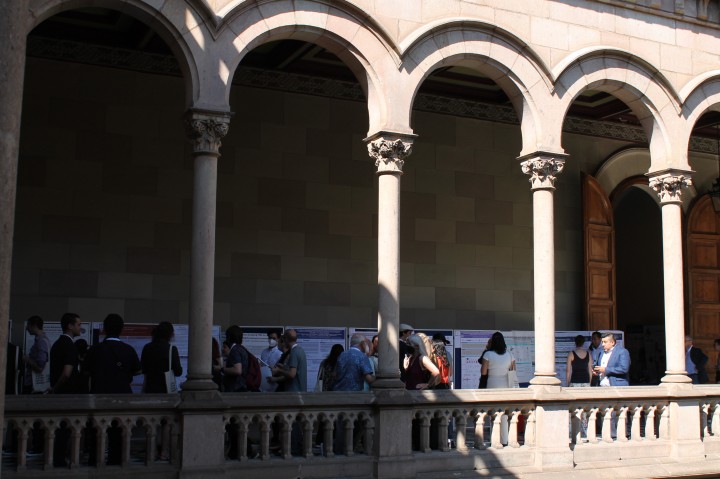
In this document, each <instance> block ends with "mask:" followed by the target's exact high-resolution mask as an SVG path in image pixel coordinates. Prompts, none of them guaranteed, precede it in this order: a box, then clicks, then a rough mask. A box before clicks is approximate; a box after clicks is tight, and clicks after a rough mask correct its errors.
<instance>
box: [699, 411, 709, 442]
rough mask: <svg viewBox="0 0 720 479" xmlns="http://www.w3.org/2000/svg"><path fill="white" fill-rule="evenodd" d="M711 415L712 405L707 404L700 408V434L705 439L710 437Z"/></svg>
mask: <svg viewBox="0 0 720 479" xmlns="http://www.w3.org/2000/svg"><path fill="white" fill-rule="evenodd" d="M709 413H710V404H708V403H705V404H702V405H701V406H700V434H702V437H703V438H706V437H709V436H710V428H709V425H708V415H709Z"/></svg>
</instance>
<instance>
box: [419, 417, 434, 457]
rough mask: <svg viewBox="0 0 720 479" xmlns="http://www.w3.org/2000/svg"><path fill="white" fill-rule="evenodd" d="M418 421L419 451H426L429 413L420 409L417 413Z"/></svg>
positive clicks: (428, 436)
mask: <svg viewBox="0 0 720 479" xmlns="http://www.w3.org/2000/svg"><path fill="white" fill-rule="evenodd" d="M418 416H420V417H419V421H420V451H422V452H425V453H428V452H430V451H431V449H430V413H429V412H427V411H422V412H420V413H418Z"/></svg>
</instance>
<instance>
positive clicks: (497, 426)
mask: <svg viewBox="0 0 720 479" xmlns="http://www.w3.org/2000/svg"><path fill="white" fill-rule="evenodd" d="M504 416H505V411H504V410H502V409H500V410H496V411H494V412H493V413H492V417H493V421H492V431H491V432H490V447H492V448H493V449H502V448H503V447H504V446H503V445H502V440H501V437H500V432H501V429H502V420H503V417H504Z"/></svg>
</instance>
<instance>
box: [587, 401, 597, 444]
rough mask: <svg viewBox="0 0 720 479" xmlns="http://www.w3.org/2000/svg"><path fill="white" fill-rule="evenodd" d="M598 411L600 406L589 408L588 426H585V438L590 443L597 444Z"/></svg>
mask: <svg viewBox="0 0 720 479" xmlns="http://www.w3.org/2000/svg"><path fill="white" fill-rule="evenodd" d="M599 412H600V408H597V407H594V408H592V409H590V414H589V415H588V428H587V431H588V432H587V440H588V442H589V443H591V444H597V442H598V439H597V417H598V413H599Z"/></svg>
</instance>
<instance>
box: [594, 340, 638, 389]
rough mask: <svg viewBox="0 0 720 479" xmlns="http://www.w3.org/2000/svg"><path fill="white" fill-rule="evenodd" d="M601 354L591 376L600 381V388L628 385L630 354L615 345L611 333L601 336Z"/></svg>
mask: <svg viewBox="0 0 720 479" xmlns="http://www.w3.org/2000/svg"><path fill="white" fill-rule="evenodd" d="M602 346H603V353H602V355H601V356H600V361H599V363H600V364H598V365H597V366H595V367H594V368H593V374H594V375H596V376H597V377H598V378H599V380H600V386H629V385H630V353H629V352H628V350H627V349H625V348H623V347H622V346H618V345H617V341H616V339H615V335H614V334H613V333H605V334H603V335H602Z"/></svg>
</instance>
